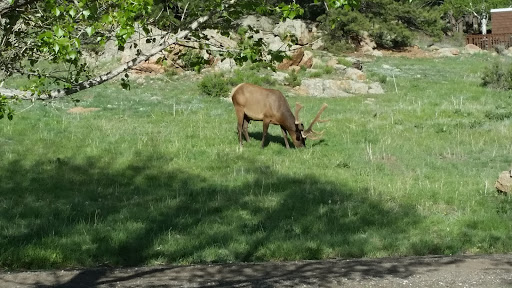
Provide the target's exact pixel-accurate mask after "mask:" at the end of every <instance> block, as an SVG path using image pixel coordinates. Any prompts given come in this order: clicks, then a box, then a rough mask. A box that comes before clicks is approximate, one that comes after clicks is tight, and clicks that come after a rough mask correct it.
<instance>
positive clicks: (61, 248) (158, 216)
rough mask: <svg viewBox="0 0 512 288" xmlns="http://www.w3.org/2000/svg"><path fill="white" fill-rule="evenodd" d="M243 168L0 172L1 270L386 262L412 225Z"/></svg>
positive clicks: (63, 166)
mask: <svg viewBox="0 0 512 288" xmlns="http://www.w3.org/2000/svg"><path fill="white" fill-rule="evenodd" d="M237 157H242V158H243V157H245V156H237ZM157 159H158V160H157ZM245 160H246V162H247V163H248V166H249V167H250V168H247V170H250V171H247V170H246V172H245V173H248V174H250V175H252V176H251V177H248V178H247V179H246V180H244V181H232V183H231V182H230V181H224V182H223V181H214V180H213V179H207V178H205V177H204V176H203V175H199V174H195V173H191V172H188V171H184V170H182V169H174V168H172V166H169V165H168V164H165V163H167V161H166V160H165V156H162V155H153V156H148V157H145V158H139V159H137V160H133V163H130V164H129V165H126V166H125V167H124V168H122V169H119V168H113V167H111V165H110V164H109V163H105V161H103V160H102V159H95V158H90V159H88V160H87V161H83V162H80V163H78V162H75V161H73V160H66V159H55V160H52V161H41V162H38V163H34V164H32V165H28V166H27V165H26V164H24V163H23V162H22V161H21V160H15V161H11V162H10V163H6V164H5V165H2V166H1V167H0V168H1V169H2V170H3V171H4V172H3V173H2V177H3V181H2V182H1V183H0V203H1V205H0V228H1V229H0V267H3V268H7V269H15V270H16V269H46V268H63V267H64V268H66V267H98V266H105V267H120V266H138V265H154V264H172V263H212V262H219V263H225V262H233V261H234V262H240V261H250V262H253V261H268V260H299V259H325V258H329V257H363V256H366V255H369V254H371V253H373V252H375V251H379V250H380V251H390V253H392V251H397V250H398V248H399V247H398V246H399V245H401V244H400V243H401V241H400V240H401V239H402V238H404V236H405V235H407V232H408V230H409V229H410V227H412V226H414V225H415V224H416V223H418V222H419V221H420V217H419V215H418V214H417V213H416V211H415V209H414V207H410V206H405V205H399V204H396V205H394V206H393V209H390V208H388V206H387V205H385V203H384V202H383V200H382V199H378V197H377V198H370V197H368V194H365V195H361V194H360V193H361V192H359V193H358V192H357V191H355V190H354V189H353V188H351V187H348V186H346V185H344V184H339V183H330V182H326V181H323V180H322V179H318V178H315V177H312V176H305V177H295V176H290V175H284V174H280V173H278V172H276V171H274V170H273V169H271V168H269V167H267V166H264V165H258V163H255V162H254V160H253V159H249V158H247V159H245ZM168 162H172V158H169V159H168ZM207 165H209V166H205V167H204V169H206V170H211V169H215V167H217V165H227V164H219V163H209V164H207ZM226 177H227V176H226ZM230 183H231V184H230ZM359 191H364V189H361V190H359Z"/></svg>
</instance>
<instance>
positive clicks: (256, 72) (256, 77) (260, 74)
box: [227, 64, 276, 86]
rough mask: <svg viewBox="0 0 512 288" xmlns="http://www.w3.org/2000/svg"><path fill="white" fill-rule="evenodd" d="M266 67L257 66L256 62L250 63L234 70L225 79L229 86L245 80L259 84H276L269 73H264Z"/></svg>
mask: <svg viewBox="0 0 512 288" xmlns="http://www.w3.org/2000/svg"><path fill="white" fill-rule="evenodd" d="M265 70H266V69H261V68H258V65H257V64H251V65H248V66H246V67H243V68H240V69H237V70H235V72H234V73H233V76H232V77H230V78H229V79H227V82H228V84H229V85H231V86H236V85H238V84H240V83H243V82H247V83H252V84H255V85H260V86H271V85H275V84H276V80H275V79H274V78H272V77H271V76H270V75H269V74H266V73H264V72H265Z"/></svg>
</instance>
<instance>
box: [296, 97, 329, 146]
mask: <svg viewBox="0 0 512 288" xmlns="http://www.w3.org/2000/svg"><path fill="white" fill-rule="evenodd" d="M327 106H328V105H327V104H326V103H324V104H323V105H322V107H321V108H320V110H319V111H318V113H317V114H316V116H315V119H313V121H311V124H309V127H308V128H307V129H306V130H304V125H303V124H302V122H301V121H300V118H299V112H300V110H301V109H302V108H303V107H304V106H302V105H301V104H300V103H299V102H297V103H295V129H296V130H295V134H296V135H295V137H296V140H297V141H299V142H301V143H302V146H306V138H309V139H313V140H316V139H319V138H321V137H322V134H323V133H324V131H321V132H316V131H314V130H313V125H315V123H317V122H320V123H322V122H327V121H329V120H322V119H320V115H322V112H324V110H325V108H327Z"/></svg>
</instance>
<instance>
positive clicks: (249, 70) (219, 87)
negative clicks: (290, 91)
mask: <svg viewBox="0 0 512 288" xmlns="http://www.w3.org/2000/svg"><path fill="white" fill-rule="evenodd" d="M265 70H266V69H262V68H259V66H258V65H255V66H253V65H247V66H246V67H243V68H240V69H236V70H235V71H234V72H233V75H232V76H228V75H226V74H224V73H211V74H206V75H205V76H204V77H203V79H201V82H199V85H198V86H199V90H200V91H201V92H202V93H203V94H204V95H206V96H209V97H215V98H220V97H227V96H228V94H229V92H230V91H231V88H233V87H235V86H236V85H238V84H240V83H244V82H246V83H251V84H255V85H260V86H266V87H268V86H273V85H275V84H276V83H277V81H276V80H275V79H274V78H272V77H271V76H270V75H269V74H267V73H265Z"/></svg>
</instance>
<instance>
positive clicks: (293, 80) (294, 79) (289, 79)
mask: <svg viewBox="0 0 512 288" xmlns="http://www.w3.org/2000/svg"><path fill="white" fill-rule="evenodd" d="M284 81H285V82H286V85H288V86H291V87H296V86H300V84H301V82H302V81H301V79H300V78H299V75H298V74H297V72H295V70H291V71H290V72H288V76H286V78H285V79H284Z"/></svg>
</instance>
